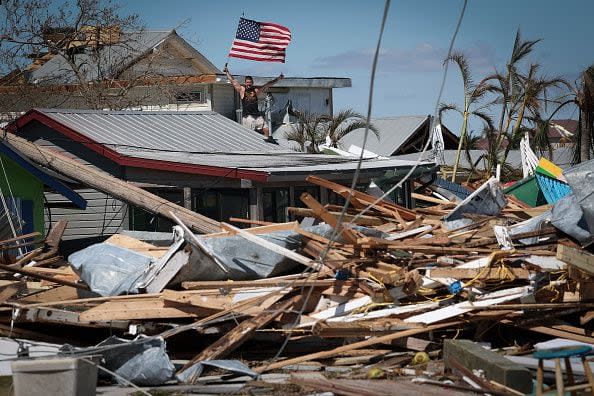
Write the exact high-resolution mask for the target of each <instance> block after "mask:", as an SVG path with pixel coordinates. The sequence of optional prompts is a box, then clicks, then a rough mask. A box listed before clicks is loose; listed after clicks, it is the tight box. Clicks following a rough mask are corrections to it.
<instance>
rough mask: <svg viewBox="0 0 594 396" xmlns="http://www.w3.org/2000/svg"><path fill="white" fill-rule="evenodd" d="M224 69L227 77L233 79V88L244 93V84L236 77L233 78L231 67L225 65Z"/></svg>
mask: <svg viewBox="0 0 594 396" xmlns="http://www.w3.org/2000/svg"><path fill="white" fill-rule="evenodd" d="M223 71H224V72H225V74H226V75H227V78H228V79H229V81H231V84H232V85H233V88H235V90H236V91H237V92H239V93H242V92H241V91H242V89H241V88H242V86H241V84H240V83H239V82H237V80H236V79H234V78H233V76H232V75H231V74H229V69H227V66H225V68H224V69H223Z"/></svg>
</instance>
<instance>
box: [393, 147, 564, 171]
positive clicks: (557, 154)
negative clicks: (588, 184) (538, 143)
mask: <svg viewBox="0 0 594 396" xmlns="http://www.w3.org/2000/svg"><path fill="white" fill-rule="evenodd" d="M485 153H486V152H485V151H484V150H470V158H471V159H472V161H473V163H476V161H477V160H479V158H480V157H481V156H482V155H484V154H485ZM431 155H432V153H431V151H426V152H425V153H424V155H423V156H422V159H423V160H425V161H432V160H433V158H432V157H431ZM537 156H540V155H539V154H538V153H537ZM418 157H419V154H418V153H413V154H405V155H398V156H396V157H394V158H398V159H403V160H416V159H417V158H418ZM543 157H545V158H547V159H549V160H551V161H552V162H554V163H555V165H557V166H559V167H560V168H562V169H567V168H569V167H570V166H571V160H572V153H571V147H558V148H556V149H555V150H554V151H553V157H552V158H549V155H548V153H545V155H543ZM443 158H444V162H445V165H449V166H452V165H454V162H455V160H456V150H444V151H443ZM507 163H508V164H509V165H511V166H513V167H514V168H517V169H521V168H522V159H521V154H520V150H510V152H509V155H508V156H507ZM484 165H485V161H483V160H480V161H479V162H478V164H477V169H479V170H484ZM459 166H460V167H462V168H467V169H468V168H469V167H470V165H469V164H468V159H467V158H466V153H465V152H464V151H462V152H461V154H460V165H459Z"/></svg>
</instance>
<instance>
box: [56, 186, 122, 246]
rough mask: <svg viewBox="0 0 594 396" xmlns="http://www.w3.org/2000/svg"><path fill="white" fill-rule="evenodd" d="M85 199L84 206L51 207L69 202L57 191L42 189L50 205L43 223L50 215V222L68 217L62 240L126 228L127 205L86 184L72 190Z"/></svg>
mask: <svg viewBox="0 0 594 396" xmlns="http://www.w3.org/2000/svg"><path fill="white" fill-rule="evenodd" d="M75 191H76V192H77V193H78V194H80V195H81V196H82V197H83V198H84V199H86V200H87V209H86V210H81V209H76V208H69V207H51V206H53V205H56V204H58V205H66V204H69V203H70V202H69V201H68V200H67V199H66V198H64V197H63V196H62V195H60V194H56V193H52V192H46V193H45V197H46V199H47V202H48V203H49V205H50V209H49V213H48V211H47V210H46V213H45V224H46V229H47V228H48V227H47V226H49V222H50V215H51V223H52V226H53V225H54V224H56V223H57V222H58V221H60V220H66V221H68V226H67V227H66V231H65V232H64V237H63V239H64V240H71V239H79V238H87V237H96V236H102V235H112V234H115V233H117V232H119V231H120V230H122V229H126V228H128V221H127V219H128V217H127V205H126V204H125V203H123V202H122V201H119V200H117V199H114V198H112V197H110V196H109V195H107V194H103V193H101V192H99V191H96V190H93V189H90V188H81V189H77V190H75Z"/></svg>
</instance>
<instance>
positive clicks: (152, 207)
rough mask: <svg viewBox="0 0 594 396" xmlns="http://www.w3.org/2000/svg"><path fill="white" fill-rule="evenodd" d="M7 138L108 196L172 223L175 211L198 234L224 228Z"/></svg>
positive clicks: (35, 158) (41, 161) (40, 160)
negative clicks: (172, 212)
mask: <svg viewBox="0 0 594 396" xmlns="http://www.w3.org/2000/svg"><path fill="white" fill-rule="evenodd" d="M5 138H6V139H7V141H8V142H9V143H10V144H11V145H13V146H14V147H15V148H16V149H17V150H19V151H20V152H21V153H23V154H25V155H26V156H27V157H28V158H29V159H31V160H32V161H34V162H36V163H37V164H39V165H42V166H44V167H46V168H49V169H52V170H54V171H56V172H58V173H61V174H63V175H66V176H68V177H69V178H71V179H74V180H76V181H79V182H81V183H83V184H85V185H88V186H90V187H92V188H94V189H96V190H98V191H101V192H103V193H105V194H109V195H111V196H112V197H114V198H116V199H119V200H122V201H125V202H129V203H132V204H134V205H136V206H138V207H141V208H143V209H145V210H147V211H149V212H151V213H155V214H158V215H160V216H163V217H165V218H168V219H171V220H174V219H173V218H172V217H171V215H170V213H169V212H170V211H175V212H176V213H177V214H178V215H179V217H180V218H181V219H182V220H183V221H184V223H185V224H187V225H188V226H189V227H190V228H192V229H194V230H196V231H198V232H203V233H209V232H217V231H220V229H221V228H220V224H219V222H218V221H215V220H212V219H210V218H208V217H206V216H203V215H200V214H198V213H196V212H194V211H192V210H190V209H187V208H184V207H182V206H179V205H177V204H175V203H173V202H170V201H168V200H167V199H164V198H161V197H159V196H157V195H155V194H152V193H150V192H148V191H146V190H143V189H142V188H139V187H136V186H134V185H133V184H132V183H128V182H125V181H123V180H120V179H118V178H116V177H113V176H111V175H110V174H108V173H107V172H103V171H101V170H99V169H96V168H93V167H90V166H86V165H84V164H82V163H81V162H79V161H77V160H75V159H72V158H68V157H66V156H65V155H63V154H60V153H57V152H55V151H52V150H49V149H47V148H45V147H43V146H39V145H37V144H35V143H31V142H29V141H27V140H26V139H23V138H21V137H18V136H16V135H14V134H12V133H8V134H6V136H5Z"/></svg>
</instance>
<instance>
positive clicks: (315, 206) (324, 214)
mask: <svg viewBox="0 0 594 396" xmlns="http://www.w3.org/2000/svg"><path fill="white" fill-rule="evenodd" d="M300 198H301V201H302V202H303V203H304V204H306V205H307V207H309V208H310V209H311V210H312V211H313V213H314V214H315V215H316V217H318V218H320V219H322V220H324V222H326V224H328V225H329V226H330V227H332V228H334V229H335V230H336V233H337V234H338V236H341V237H343V238H344V239H345V240H346V241H347V242H348V243H350V244H353V245H356V244H357V235H355V233H354V232H353V231H352V230H350V229H348V228H346V227H344V225H343V224H342V223H339V222H338V219H339V218H338V217H336V216H334V215H333V214H331V213H330V212H329V211H327V210H326V208H324V206H322V204H321V203H319V202H318V201H317V200H316V199H315V198H314V197H312V196H311V195H310V194H308V193H306V192H304V193H303V194H301V197H300Z"/></svg>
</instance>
